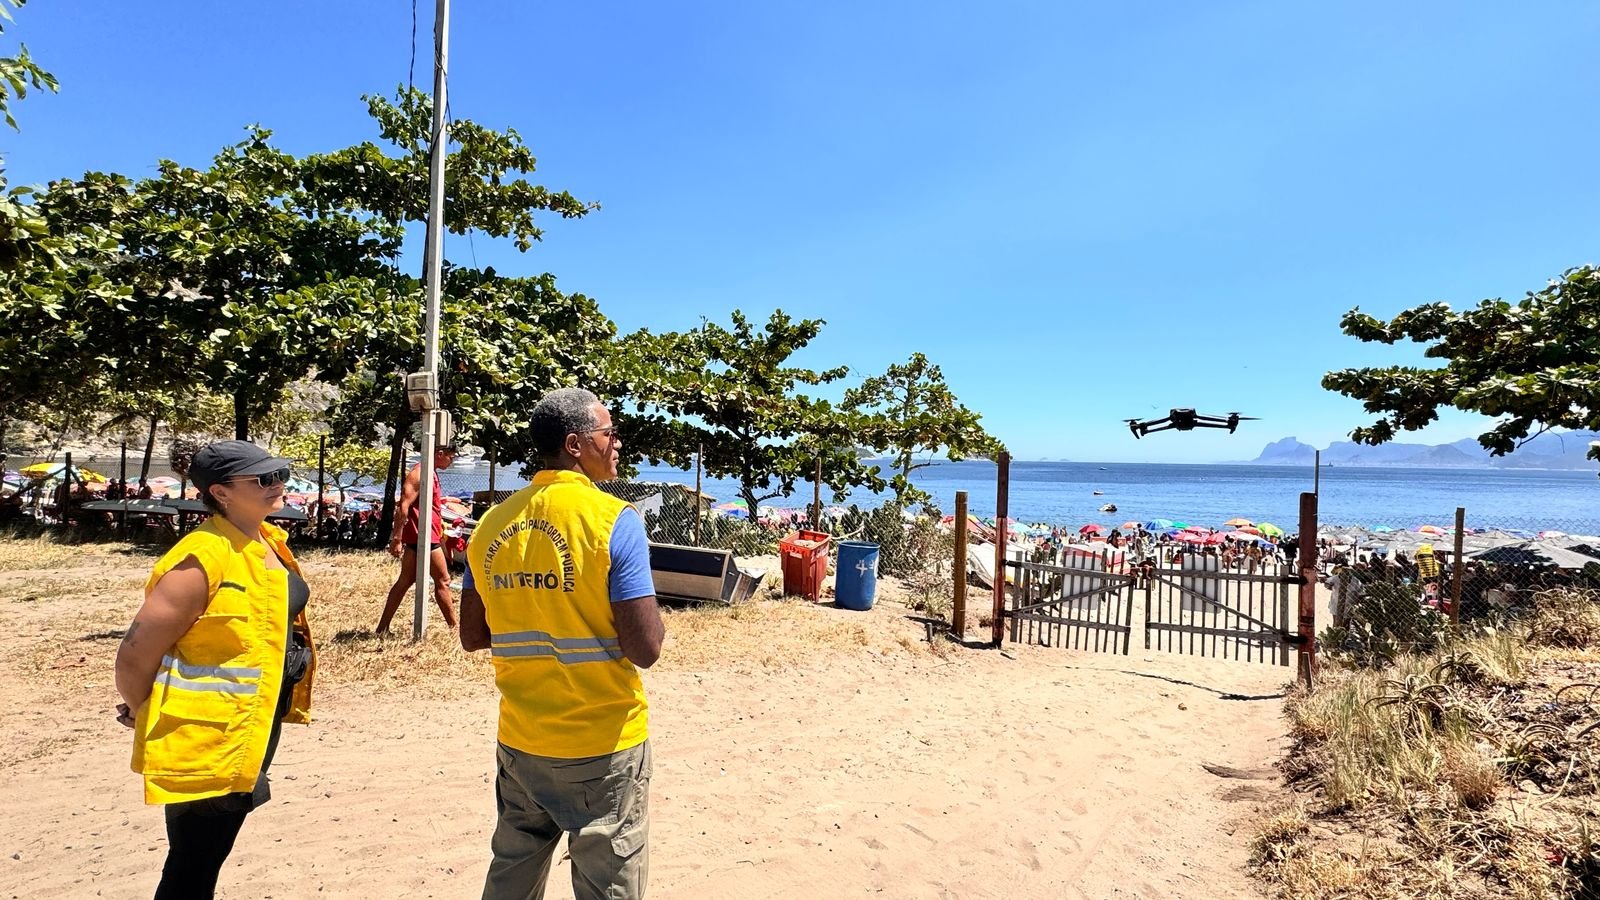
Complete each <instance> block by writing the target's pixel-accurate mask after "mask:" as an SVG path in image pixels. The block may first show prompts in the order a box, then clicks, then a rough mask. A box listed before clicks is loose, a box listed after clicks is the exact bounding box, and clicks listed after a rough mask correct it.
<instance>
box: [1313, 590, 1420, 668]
mask: <svg viewBox="0 0 1600 900" xmlns="http://www.w3.org/2000/svg"><path fill="white" fill-rule="evenodd" d="M1448 626H1449V621H1448V620H1447V619H1446V618H1445V617H1444V616H1442V615H1440V614H1439V612H1438V611H1437V610H1435V609H1432V608H1430V607H1428V606H1426V605H1424V604H1423V602H1422V590H1421V588H1420V587H1418V586H1416V585H1408V584H1399V583H1396V582H1392V581H1374V582H1368V583H1367V584H1366V589H1365V591H1363V592H1362V595H1361V596H1360V597H1359V598H1357V599H1356V600H1355V601H1354V602H1352V603H1351V605H1350V609H1349V611H1348V612H1347V614H1346V616H1345V622H1344V625H1343V626H1342V627H1340V626H1333V627H1330V628H1328V629H1326V630H1325V631H1323V633H1322V634H1321V635H1320V636H1319V637H1318V639H1317V640H1318V643H1319V644H1320V645H1321V646H1322V647H1324V648H1325V649H1326V650H1327V652H1328V653H1329V654H1332V655H1336V656H1339V657H1341V658H1343V659H1345V660H1347V661H1349V662H1351V663H1353V664H1355V665H1359V666H1368V667H1374V666H1382V665H1387V664H1389V663H1392V662H1393V661H1394V660H1395V659H1397V658H1398V657H1399V656H1400V655H1401V654H1406V653H1418V654H1421V653H1431V652H1432V651H1433V650H1435V649H1437V648H1438V647H1439V645H1440V644H1441V643H1442V642H1443V641H1444V638H1445V636H1446V634H1447V630H1448Z"/></svg>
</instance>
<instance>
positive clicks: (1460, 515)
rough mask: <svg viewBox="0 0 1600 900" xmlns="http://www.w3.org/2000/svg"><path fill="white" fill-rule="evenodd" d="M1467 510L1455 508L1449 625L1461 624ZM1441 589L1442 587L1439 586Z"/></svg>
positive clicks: (1460, 507)
mask: <svg viewBox="0 0 1600 900" xmlns="http://www.w3.org/2000/svg"><path fill="white" fill-rule="evenodd" d="M1466 531H1467V508H1466V507H1465V506H1458V507H1456V545H1455V552H1454V553H1453V554H1451V556H1450V624H1452V625H1460V624H1461V573H1462V571H1463V570H1464V569H1466V567H1467V566H1466V560H1464V559H1462V558H1461V556H1462V553H1463V552H1464V549H1465V548H1463V547H1462V542H1463V540H1464V539H1465V538H1466ZM1439 587H1440V588H1441V589H1443V587H1444V585H1440V586H1439Z"/></svg>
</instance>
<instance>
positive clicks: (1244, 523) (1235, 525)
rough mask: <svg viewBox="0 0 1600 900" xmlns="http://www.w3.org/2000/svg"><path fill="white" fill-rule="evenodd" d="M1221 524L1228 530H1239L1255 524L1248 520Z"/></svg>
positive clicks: (1231, 520)
mask: <svg viewBox="0 0 1600 900" xmlns="http://www.w3.org/2000/svg"><path fill="white" fill-rule="evenodd" d="M1222 524H1224V525H1226V526H1228V527H1229V528H1239V527H1241V526H1249V525H1254V524H1256V523H1254V522H1252V521H1250V520H1249V519H1229V520H1228V521H1226V522H1223V523H1222Z"/></svg>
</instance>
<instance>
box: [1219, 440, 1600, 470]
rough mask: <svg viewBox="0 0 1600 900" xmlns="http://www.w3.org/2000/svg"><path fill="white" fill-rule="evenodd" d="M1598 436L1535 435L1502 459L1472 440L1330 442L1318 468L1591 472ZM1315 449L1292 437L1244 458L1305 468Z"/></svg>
mask: <svg viewBox="0 0 1600 900" xmlns="http://www.w3.org/2000/svg"><path fill="white" fill-rule="evenodd" d="M1595 440H1600V432H1592V431H1567V432H1562V433H1560V434H1556V433H1547V434H1541V435H1539V436H1538V437H1536V438H1534V439H1533V440H1531V441H1529V442H1527V443H1526V444H1524V445H1523V446H1522V447H1520V448H1518V449H1517V450H1516V451H1515V452H1513V453H1511V454H1509V455H1507V456H1499V457H1496V456H1490V455H1489V451H1487V450H1485V449H1484V448H1483V445H1481V444H1479V443H1478V439H1477V438H1462V439H1461V440H1459V441H1452V442H1451V443H1448V444H1404V443H1388V444H1379V445H1378V446H1376V447H1368V446H1365V445H1363V444H1357V443H1354V442H1352V441H1335V442H1334V443H1332V444H1330V445H1328V448H1327V449H1326V450H1323V451H1322V463H1323V465H1334V466H1419V467H1425V468H1457V467H1461V468H1465V467H1479V468H1495V469H1593V468H1594V467H1595V465H1596V464H1595V461H1594V460H1591V459H1589V458H1588V453H1589V442H1590V441H1595ZM1316 452H1317V451H1316V448H1315V447H1312V446H1311V445H1310V444H1304V443H1301V442H1300V441H1299V440H1296V439H1295V438H1293V437H1286V438H1283V439H1281V440H1277V441H1273V442H1272V443H1270V444H1268V445H1267V446H1266V447H1265V448H1263V449H1262V451H1261V455H1259V456H1257V457H1256V458H1255V459H1253V460H1250V462H1251V463H1254V464H1256V465H1264V466H1309V465H1311V464H1312V460H1314V459H1315V458H1316Z"/></svg>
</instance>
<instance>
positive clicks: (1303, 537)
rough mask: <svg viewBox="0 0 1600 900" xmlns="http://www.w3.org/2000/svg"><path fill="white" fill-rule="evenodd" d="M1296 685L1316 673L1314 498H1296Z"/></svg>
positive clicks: (1307, 683) (1306, 682)
mask: <svg viewBox="0 0 1600 900" xmlns="http://www.w3.org/2000/svg"><path fill="white" fill-rule="evenodd" d="M1298 556H1299V557H1300V634H1299V637H1300V654H1299V662H1300V666H1299V675H1300V683H1301V684H1303V685H1305V687H1306V690H1310V689H1311V686H1312V682H1313V680H1314V679H1315V678H1316V673H1317V495H1316V494H1313V493H1304V494H1301V495H1300V552H1299V554H1298Z"/></svg>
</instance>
